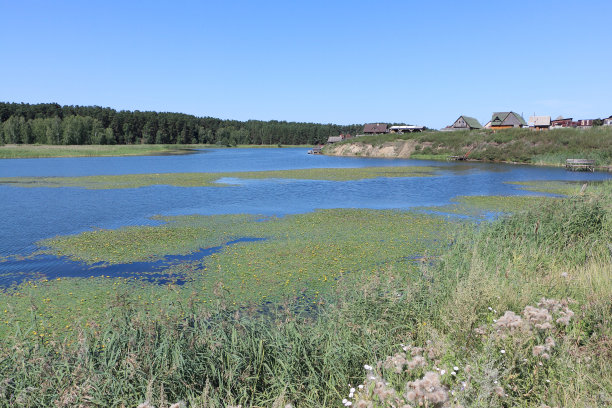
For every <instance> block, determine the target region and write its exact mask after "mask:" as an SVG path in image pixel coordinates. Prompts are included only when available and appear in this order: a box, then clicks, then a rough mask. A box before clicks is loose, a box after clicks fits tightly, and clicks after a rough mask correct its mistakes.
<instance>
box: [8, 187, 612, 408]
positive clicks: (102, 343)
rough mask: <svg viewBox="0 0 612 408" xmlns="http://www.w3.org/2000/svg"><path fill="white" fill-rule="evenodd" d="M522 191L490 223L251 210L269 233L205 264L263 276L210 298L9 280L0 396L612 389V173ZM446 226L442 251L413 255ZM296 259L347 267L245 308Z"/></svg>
mask: <svg viewBox="0 0 612 408" xmlns="http://www.w3.org/2000/svg"><path fill="white" fill-rule="evenodd" d="M531 187H532V188H536V187H534V186H531ZM478 200H480V201H479V203H480V205H482V206H483V207H485V206H486V201H485V199H478ZM490 200H491V201H493V200H492V199H490ZM466 202H469V200H468V201H466ZM503 206H505V207H507V208H508V207H509V206H510V204H508V203H507V202H506V203H504V204H503ZM524 208H526V210H525V211H521V212H517V213H516V214H515V215H513V216H511V217H506V218H503V219H500V220H498V221H495V222H493V223H491V224H488V223H485V224H480V227H479V228H474V227H473V226H471V227H467V226H466V227H459V226H458V225H457V224H452V223H451V224H445V223H439V224H437V223H438V221H436V222H433V220H436V219H437V218H435V217H432V218H431V220H432V222H431V223H426V224H421V225H420V226H416V225H414V224H415V222H418V221H417V219H418V217H420V216H417V215H407V214H410V213H401V212H378V211H370V210H368V211H362V210H342V211H341V213H335V210H330V211H325V212H321V213H313V214H314V215H313V214H306V215H304V216H297V217H296V218H293V219H292V218H287V219H281V220H278V221H276V220H274V221H273V222H272V223H271V224H270V225H263V224H266V222H263V223H262V222H260V223H251V222H250V221H249V220H244V225H243V226H241V227H235V228H237V232H238V233H239V234H241V235H242V236H245V235H255V236H257V234H255V230H256V229H258V228H262V230H261V231H260V232H264V231H265V232H266V233H265V234H261V236H267V237H269V239H268V241H264V242H259V243H245V244H244V245H241V246H240V247H236V248H227V250H226V251H224V252H223V253H221V254H219V256H218V257H216V258H214V259H211V260H210V261H209V262H210V264H209V265H208V266H209V267H210V269H211V270H218V271H225V272H226V273H225V274H219V276H218V278H220V279H222V278H224V277H225V278H227V279H229V280H232V279H233V278H234V277H236V278H239V280H242V279H245V278H246V277H247V276H248V275H250V279H251V280H250V281H249V282H248V284H247V285H246V286H245V288H246V289H248V290H247V291H245V292H240V291H238V292H233V288H235V287H236V286H237V284H236V282H230V281H227V282H225V283H226V284H223V282H221V283H220V284H217V285H213V286H214V287H213V288H211V292H210V297H209V298H208V302H206V304H204V303H203V302H201V301H200V300H201V299H198V298H201V294H200V292H199V291H200V288H201V286H200V287H198V286H189V285H186V286H185V287H177V286H174V285H166V286H162V287H160V286H154V285H148V284H145V283H143V282H133V281H125V280H123V279H108V278H105V279H91V280H88V279H86V280H72V279H61V280H60V281H54V282H36V283H32V284H28V285H22V286H20V287H17V288H14V289H12V290H10V291H7V292H5V293H3V294H2V295H1V296H2V298H1V300H2V303H3V310H2V312H3V313H4V315H3V316H2V320H3V323H4V325H3V328H4V329H3V331H2V337H3V341H2V343H0V405H2V404H3V405H4V406H15V405H17V406H19V405H22V406H50V405H55V406H78V405H79V404H82V405H84V406H136V405H137V404H139V403H141V402H144V401H149V402H150V404H153V405H155V406H157V407H168V406H170V404H172V403H176V402H178V401H184V402H185V403H187V404H188V405H189V406H193V407H221V406H231V405H233V406H237V405H239V404H240V405H242V406H243V407H246V406H258V407H269V406H280V407H282V406H285V404H287V403H291V404H293V405H294V406H307V407H320V406H339V405H341V404H342V402H341V401H342V400H343V399H346V400H348V401H350V402H352V404H353V406H363V407H368V406H372V407H383V406H388V407H391V406H401V405H402V404H403V403H404V402H405V403H410V404H411V405H413V406H416V405H418V404H419V402H421V403H422V404H423V405H425V406H430V407H434V406H454V405H455V406H457V405H458V404H461V405H462V406H481V407H491V406H493V407H495V406H498V407H502V406H504V407H505V406H532V407H540V406H543V405H548V406H606V405H609V404H610V403H612V397H611V396H612V376H611V375H610V369H611V368H612V363H611V361H612V358H611V357H612V348H611V343H610V338H612V319H611V316H612V310H611V308H610V304H611V303H610V300H611V299H612V285H611V282H612V279H610V278H611V276H610V274H611V269H610V265H611V263H612V259H611V256H612V253H610V248H609V245H610V236H612V183H610V182H605V183H601V184H598V185H594V186H589V187H588V188H587V189H586V190H585V191H584V194H583V195H576V196H573V197H571V198H567V199H547V200H543V201H540V202H538V203H537V206H535V207H534V206H531V207H529V206H526V205H525V206H524ZM413 216H414V217H415V218H411V217H413ZM368 220H370V221H369V222H370V223H369V224H368ZM385 220H387V221H385ZM221 221H222V220H218V221H217V222H221ZM235 221H236V220H232V222H230V223H229V224H230V225H233V224H240V223H241V222H242V221H239V222H235ZM202 223H205V224H208V225H210V224H209V223H208V221H206V222H205V221H204V220H202ZM189 224H190V225H191V224H193V221H189ZM257 224H262V225H257ZM381 225H382V226H383V227H381ZM436 225H438V226H439V227H440V228H438V227H436ZM228 228H231V227H228ZM266 229H267V230H266ZM353 230H355V231H353ZM442 231H446V232H445V234H450V235H447V236H449V237H448V238H444V235H443V234H441V232H442ZM420 234H425V235H422V236H420ZM186 235H189V234H186ZM196 235H198V234H196ZM103 236H104V233H103ZM133 238H134V235H130V236H129V237H128V238H126V239H128V240H132V239H133ZM92 239H93V238H92ZM194 239H199V238H197V237H196V238H194ZM224 239H225V238H224ZM433 239H437V240H438V241H434V240H433ZM381 240H383V241H381ZM145 241H146V239H145ZM100 242H108V240H107V238H103V239H102V240H101V241H100ZM186 242H190V239H187V240H186ZM274 242H276V244H274V245H272V243H274ZM435 242H437V243H438V244H437V245H439V246H435V245H434V247H433V248H438V250H437V251H436V252H432V254H431V255H435V256H433V257H422V256H421V257H420V259H418V260H417V262H412V261H408V260H407V259H405V258H403V257H407V256H408V257H409V256H411V255H413V254H415V253H417V254H419V255H422V254H423V252H420V253H419V252H416V251H414V250H415V249H417V248H419V245H425V247H426V248H432V246H431V245H432V243H435ZM332 243H335V244H336V245H335V246H334V245H331V244H332ZM98 244H99V242H97V241H95V240H94V241H92V243H91V247H92V248H93V247H95V246H96V245H98ZM368 244H369V245H371V246H369V247H368V246H367V245H368ZM143 245H144V244H143ZM259 245H264V246H265V250H264V251H258V250H257V249H258V248H264V247H259ZM364 245H365V246H364ZM98 246H99V245H98ZM69 247H72V246H69ZM425 247H423V248H421V251H423V250H424V248H425ZM381 249H388V250H389V251H390V252H389V254H384V253H383V251H381ZM101 254H104V252H103V251H102V252H101ZM108 256H109V257H110V256H111V255H108ZM294 260H295V262H294ZM385 260H394V261H393V262H388V261H385ZM243 262H244V265H243ZM248 262H251V265H248ZM302 265H306V266H305V267H304V266H302ZM300 268H305V269H306V270H307V271H318V274H315V275H308V274H305V275H303V276H304V277H306V276H310V278H309V280H308V281H303V282H302V285H303V287H305V288H309V287H311V285H312V284H313V283H316V282H320V281H318V280H317V279H321V278H322V277H323V275H324V274H331V273H334V272H335V273H336V275H335V276H334V279H333V281H334V283H333V285H331V286H330V287H329V289H328V290H325V291H323V290H319V292H320V293H319V295H320V296H319V298H318V299H317V300H316V301H315V300H314V293H306V296H305V297H303V296H297V297H285V298H284V300H282V301H280V302H274V303H265V302H264V303H262V302H261V301H255V302H248V301H247V302H245V303H242V304H241V306H243V307H239V306H240V303H241V302H240V299H241V298H243V297H244V296H245V293H248V292H249V291H251V292H252V291H254V288H255V287H256V286H255V285H257V284H258V281H257V278H260V280H261V281H263V280H265V279H261V277H262V276H260V275H261V274H265V273H268V272H270V276H275V275H276V274H277V271H278V272H282V271H293V272H292V273H295V274H300V273H301V271H300ZM340 270H350V271H352V273H340ZM357 270H359V271H360V273H356V271H357ZM233 271H235V272H236V273H233ZM253 275H257V276H253ZM328 280H329V278H328ZM284 281H286V279H285V278H283V281H282V282H284ZM230 283H231V284H230ZM268 284H269V285H271V286H272V287H275V288H276V287H278V286H280V285H279V284H278V282H276V281H270V282H268V283H267V284H266V285H268ZM262 287H267V286H265V285H264V286H262ZM319 287H323V286H319ZM87 293H89V294H91V295H92V296H91V297H86V296H84V295H85V294H87ZM298 293H301V292H300V291H299V290H298ZM236 295H237V297H236ZM71 296H74V297H75V298H76V299H75V301H76V304H71V306H70V309H68V310H70V321H69V322H63V323H64V324H63V325H62V326H61V327H58V328H57V330H58V333H57V334H53V333H51V331H50V330H48V329H46V328H47V327H48V326H49V322H50V321H51V320H52V318H53V316H55V315H57V314H61V313H62V311H63V314H64V315H65V314H66V313H65V310H66V308H65V305H64V306H62V307H59V306H58V308H57V309H56V311H55V312H53V311H52V310H50V309H49V308H50V307H51V306H50V305H53V304H54V302H55V301H56V299H58V298H60V299H64V298H70V297H71ZM237 300H238V302H237V305H234V302H236V301H237ZM312 301H315V303H314V304H313V303H312ZM90 303H91V304H90ZM77 307H78V309H76V308H77ZM41 327H42V328H43V329H42V330H41V329H40V328H41ZM60 329H61V330H60ZM352 388H354V390H353V391H351V389H352Z"/></svg>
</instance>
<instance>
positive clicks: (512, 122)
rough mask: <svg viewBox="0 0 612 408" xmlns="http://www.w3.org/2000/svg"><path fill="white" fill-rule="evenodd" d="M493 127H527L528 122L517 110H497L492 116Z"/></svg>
mask: <svg viewBox="0 0 612 408" xmlns="http://www.w3.org/2000/svg"><path fill="white" fill-rule="evenodd" d="M490 123H491V124H490V126H491V129H507V128H513V127H519V128H520V127H527V122H525V119H523V117H522V116H521V115H519V114H518V113H516V112H495V113H493V116H491V122H490Z"/></svg>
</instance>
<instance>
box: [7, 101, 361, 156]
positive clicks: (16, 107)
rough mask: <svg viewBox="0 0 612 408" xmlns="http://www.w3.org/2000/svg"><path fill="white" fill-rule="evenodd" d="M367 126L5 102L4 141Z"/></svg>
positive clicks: (272, 139) (304, 137)
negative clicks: (221, 117) (225, 118)
mask: <svg viewBox="0 0 612 408" xmlns="http://www.w3.org/2000/svg"><path fill="white" fill-rule="evenodd" d="M362 130H363V125H348V126H340V125H334V124H318V123H302V122H285V121H276V120H271V121H259V120H249V121H237V120H222V119H217V118H212V117H197V116H193V115H187V114H183V113H170V112H149V111H146V112H141V111H138V110H135V111H127V110H121V111H116V110H115V109H111V108H103V107H100V106H72V105H64V106H61V105H59V104H57V103H39V104H27V103H3V102H0V144H9V143H10V144H21V143H24V144H33V143H39V144H53V145H73V144H76V145H80V144H141V143H146V144H177V143H178V144H183V143H187V144H188V143H206V144H221V145H227V146H234V145H237V144H253V145H267V144H318V143H324V142H325V141H326V140H327V138H328V137H329V136H337V135H339V134H341V133H350V134H353V135H354V134H356V133H359V132H361V131H362Z"/></svg>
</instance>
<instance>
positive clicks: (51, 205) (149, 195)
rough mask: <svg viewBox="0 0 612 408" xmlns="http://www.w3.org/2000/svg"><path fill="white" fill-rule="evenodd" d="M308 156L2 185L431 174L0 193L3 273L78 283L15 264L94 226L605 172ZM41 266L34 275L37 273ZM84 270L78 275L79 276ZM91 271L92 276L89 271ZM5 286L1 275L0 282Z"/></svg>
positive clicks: (11, 170) (499, 188)
mask: <svg viewBox="0 0 612 408" xmlns="http://www.w3.org/2000/svg"><path fill="white" fill-rule="evenodd" d="M307 151H308V149H306V148H253V149H205V150H199V151H197V152H196V153H195V154H189V155H182V156H136V157H134V156H131V157H94V158H51V159H4V160H0V177H22V176H45V177H53V176H55V177H60V176H90V175H119V174H146V173H182V172H209V173H210V172H215V173H216V172H230V171H232V172H235V171H260V170H290V169H305V168H355V167H373V166H377V167H378V166H436V167H439V171H437V172H436V173H435V175H434V177H412V178H379V179H367V180H357V181H320V180H289V179H263V180H252V179H251V180H240V179H232V180H226V181H229V182H232V183H233V184H235V186H233V187H224V188H219V187H174V186H152V187H140V188H130V189H108V190H87V189H83V188H42V187H40V188H22V187H16V186H10V185H0V214H2V218H1V219H0V230H1V231H2V238H1V240H0V258H3V257H4V258H6V257H10V262H8V261H6V260H5V262H0V275H2V274H4V275H5V276H7V275H12V274H13V273H17V272H19V271H26V270H27V271H31V270H33V269H36V270H38V269H40V271H41V272H43V273H45V274H47V275H52V276H56V275H57V276H61V275H62V270H64V271H66V272H65V275H64V276H79V275H73V274H71V273H69V271H70V270H71V269H70V268H66V267H64V268H63V269H62V265H64V266H66V265H67V263H68V262H69V261H67V260H60V259H52V257H48V256H47V257H46V258H44V259H43V258H39V259H38V261H39V262H38V263H37V262H32V261H31V260H30V261H28V260H23V261H22V260H20V259H21V258H17V259H16V258H15V255H19V256H27V255H29V254H31V253H32V252H34V251H36V250H37V249H38V248H37V246H36V245H35V242H37V241H39V240H41V239H44V238H49V237H53V236H56V235H67V234H76V233H79V232H82V231H86V230H91V229H93V228H104V229H114V228H119V227H121V226H126V225H152V224H155V223H156V221H152V220H151V219H150V217H151V216H154V215H185V214H204V215H211V214H236V213H250V214H263V215H280V216H282V215H286V214H293V213H305V212H310V211H313V210H316V209H326V208H372V209H410V208H413V207H419V206H442V205H447V204H449V203H450V202H451V200H452V199H453V198H454V197H457V196H461V195H537V193H533V192H529V191H525V190H521V189H520V187H519V186H515V185H510V184H505V183H506V182H509V181H532V180H567V181H593V180H604V179H609V178H611V177H612V175H611V174H609V173H598V172H596V173H584V172H568V171H565V170H564V169H563V168H548V167H535V166H526V165H509V164H487V163H465V162H433V161H423V160H405V159H373V158H352V157H351V158H349V157H330V156H320V155H308V154H307ZM37 268H38V269H37ZM81 269H82V268H81ZM87 273H89V272H87ZM8 280H9V279H8V278H1V277H0V284H7V282H8Z"/></svg>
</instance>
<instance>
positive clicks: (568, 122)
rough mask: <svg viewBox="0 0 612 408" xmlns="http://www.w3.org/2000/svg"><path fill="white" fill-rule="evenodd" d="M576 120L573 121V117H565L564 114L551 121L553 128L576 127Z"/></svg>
mask: <svg viewBox="0 0 612 408" xmlns="http://www.w3.org/2000/svg"><path fill="white" fill-rule="evenodd" d="M575 126H576V122H573V120H572V118H564V117H563V116H559V117H557V119H555V120H552V121H551V122H550V127H551V128H562V127H564V128H565V127H575Z"/></svg>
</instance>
